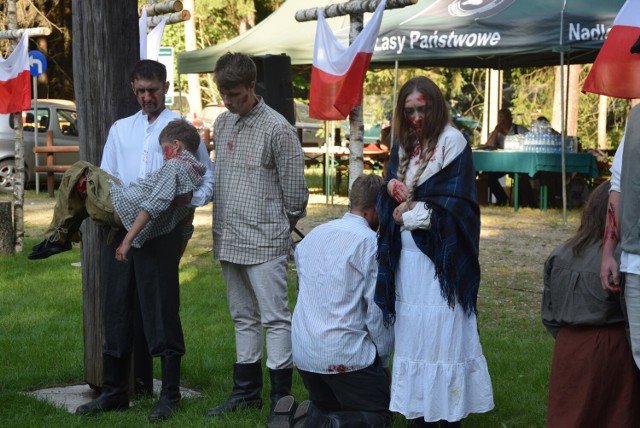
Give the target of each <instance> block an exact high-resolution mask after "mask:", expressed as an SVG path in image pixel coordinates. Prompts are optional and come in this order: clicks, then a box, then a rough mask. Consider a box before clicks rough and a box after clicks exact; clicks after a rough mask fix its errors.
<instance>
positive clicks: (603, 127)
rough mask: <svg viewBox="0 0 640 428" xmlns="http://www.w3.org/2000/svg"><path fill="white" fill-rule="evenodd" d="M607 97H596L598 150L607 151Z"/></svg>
mask: <svg viewBox="0 0 640 428" xmlns="http://www.w3.org/2000/svg"><path fill="white" fill-rule="evenodd" d="M608 99H609V98H608V97H607V96H605V95H600V96H599V97H598V148H599V149H602V150H605V149H607V146H608V144H607V105H608Z"/></svg>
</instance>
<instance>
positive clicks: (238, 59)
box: [213, 52, 258, 89]
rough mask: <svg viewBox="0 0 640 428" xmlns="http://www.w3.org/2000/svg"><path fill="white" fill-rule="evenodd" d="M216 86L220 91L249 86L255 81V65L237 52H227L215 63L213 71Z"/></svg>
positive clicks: (256, 73)
mask: <svg viewBox="0 0 640 428" xmlns="http://www.w3.org/2000/svg"><path fill="white" fill-rule="evenodd" d="M213 73H214V78H213V80H214V81H215V83H216V85H217V86H218V87H219V88H221V89H230V88H235V87H236V86H240V85H243V86H245V87H247V86H249V85H251V83H252V82H255V81H256V79H257V75H258V72H257V69H256V64H255V63H254V62H253V60H252V59H251V58H250V57H249V56H247V55H245V54H242V53H239V52H227V53H226V54H224V55H222V56H221V57H220V58H219V59H218V61H217V62H216V66H215V68H214V70H213Z"/></svg>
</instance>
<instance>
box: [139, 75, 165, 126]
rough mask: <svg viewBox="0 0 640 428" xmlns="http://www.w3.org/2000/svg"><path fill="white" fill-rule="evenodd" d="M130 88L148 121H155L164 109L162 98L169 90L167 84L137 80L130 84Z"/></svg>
mask: <svg viewBox="0 0 640 428" xmlns="http://www.w3.org/2000/svg"><path fill="white" fill-rule="evenodd" d="M131 87H132V89H133V93H134V94H135V96H136V99H137V100H138V104H140V108H142V112H143V113H144V114H146V115H147V116H148V117H149V121H152V120H155V118H156V117H158V115H159V114H160V113H162V110H164V109H165V104H164V96H165V94H166V93H167V90H168V89H169V82H161V81H160V80H158V79H144V78H139V79H136V80H134V81H133V83H131Z"/></svg>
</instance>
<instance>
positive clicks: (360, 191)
mask: <svg viewBox="0 0 640 428" xmlns="http://www.w3.org/2000/svg"><path fill="white" fill-rule="evenodd" d="M383 184H384V180H383V179H382V177H380V176H379V175H376V174H365V175H361V176H360V177H358V178H356V180H355V181H354V182H353V185H351V192H350V193H349V205H350V208H351V210H355V211H365V210H368V209H369V208H373V207H375V206H376V203H377V200H378V193H379V192H380V189H381V188H382V186H383Z"/></svg>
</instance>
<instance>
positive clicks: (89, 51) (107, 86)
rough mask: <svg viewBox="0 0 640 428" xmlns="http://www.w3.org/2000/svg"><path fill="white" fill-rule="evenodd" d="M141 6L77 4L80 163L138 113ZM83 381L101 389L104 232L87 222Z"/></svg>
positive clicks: (126, 1) (95, 157) (128, 0)
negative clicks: (135, 85)
mask: <svg viewBox="0 0 640 428" xmlns="http://www.w3.org/2000/svg"><path fill="white" fill-rule="evenodd" d="M137 10H138V2H137V1H136V0H120V1H117V2H115V1H83V0H73V2H72V22H73V26H72V28H73V42H72V45H73V75H74V89H75V94H76V103H77V108H78V125H79V129H78V131H79V134H80V158H81V159H83V160H86V161H89V162H91V163H94V164H98V165H99V164H100V160H101V158H102V149H103V147H104V144H105V142H106V138H107V134H108V131H109V127H110V126H111V124H112V123H113V122H114V121H115V120H116V119H119V118H122V117H125V116H128V115H131V114H133V113H135V112H136V111H137V110H138V106H137V103H136V101H135V98H134V97H133V94H132V91H131V85H130V83H131V75H130V74H131V70H132V69H133V66H134V65H135V63H136V62H137V61H138V59H139V58H140V48H139V36H138V13H137ZM82 244H83V245H82V291H83V313H84V377H85V381H86V382H87V383H88V384H89V385H91V386H93V387H99V386H100V385H102V337H103V327H102V318H101V314H100V287H101V281H100V256H101V246H100V230H99V229H98V227H97V226H96V225H95V224H94V223H93V222H91V221H85V222H84V225H83V235H82Z"/></svg>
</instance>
